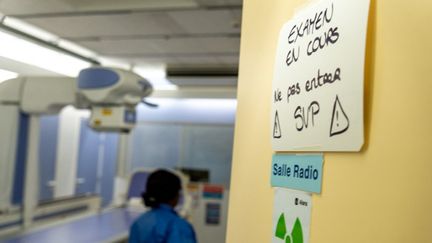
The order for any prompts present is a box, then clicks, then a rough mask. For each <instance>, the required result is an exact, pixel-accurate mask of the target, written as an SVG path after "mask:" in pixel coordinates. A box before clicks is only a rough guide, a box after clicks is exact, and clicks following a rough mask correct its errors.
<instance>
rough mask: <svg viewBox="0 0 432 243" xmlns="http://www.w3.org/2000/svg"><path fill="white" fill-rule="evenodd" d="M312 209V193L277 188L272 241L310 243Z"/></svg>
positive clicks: (277, 242) (274, 242)
mask: <svg viewBox="0 0 432 243" xmlns="http://www.w3.org/2000/svg"><path fill="white" fill-rule="evenodd" d="M311 209H312V196H311V194H309V193H304V192H300V191H294V190H289V189H285V188H276V189H275V197H274V208H273V230H272V232H273V235H272V243H308V242H309V231H310V229H309V227H310V218H311Z"/></svg>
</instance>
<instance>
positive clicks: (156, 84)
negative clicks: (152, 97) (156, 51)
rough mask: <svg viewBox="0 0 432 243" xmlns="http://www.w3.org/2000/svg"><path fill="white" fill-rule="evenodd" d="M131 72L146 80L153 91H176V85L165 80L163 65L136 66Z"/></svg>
mask: <svg viewBox="0 0 432 243" xmlns="http://www.w3.org/2000/svg"><path fill="white" fill-rule="evenodd" d="M133 71H134V72H135V73H137V74H138V75H140V76H142V77H144V78H145V79H147V80H148V81H149V82H150V83H151V84H152V86H153V89H154V90H177V89H178V87H177V85H175V84H173V83H171V82H170V81H169V80H168V79H166V71H165V67H164V66H163V65H148V66H136V67H134V68H133Z"/></svg>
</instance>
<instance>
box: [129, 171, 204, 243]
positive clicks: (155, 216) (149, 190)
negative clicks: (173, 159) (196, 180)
mask: <svg viewBox="0 0 432 243" xmlns="http://www.w3.org/2000/svg"><path fill="white" fill-rule="evenodd" d="M180 190H181V181H180V178H179V177H178V176H177V175H175V174H174V173H171V172H169V171H166V170H157V171H155V172H153V173H152V174H150V176H149V178H148V180H147V186H146V191H145V192H144V193H143V194H142V197H143V200H144V204H145V205H146V206H147V207H151V210H150V211H148V212H146V213H144V214H143V215H141V216H140V217H139V218H138V219H137V220H136V221H135V222H134V223H133V225H132V226H131V229H130V234H129V243H196V242H197V241H196V236H195V231H194V229H193V228H192V225H191V224H189V223H188V222H187V221H186V220H184V219H183V218H181V217H180V216H179V215H178V214H177V213H176V212H175V211H174V207H175V206H176V205H177V203H178V201H179V196H180Z"/></svg>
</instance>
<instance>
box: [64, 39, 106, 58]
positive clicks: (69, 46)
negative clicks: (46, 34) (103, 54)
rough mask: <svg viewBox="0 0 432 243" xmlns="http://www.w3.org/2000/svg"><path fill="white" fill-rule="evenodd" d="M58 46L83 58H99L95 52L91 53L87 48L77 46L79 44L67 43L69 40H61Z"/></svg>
mask: <svg viewBox="0 0 432 243" xmlns="http://www.w3.org/2000/svg"><path fill="white" fill-rule="evenodd" d="M58 46H59V47H62V48H64V49H66V50H68V51H71V52H74V53H76V54H79V55H81V56H85V57H90V58H94V57H96V56H97V54H96V53H95V52H94V51H91V50H89V49H87V48H84V47H82V46H80V45H77V44H75V43H73V42H70V41H67V40H63V39H61V40H59V41H58Z"/></svg>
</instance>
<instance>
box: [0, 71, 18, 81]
mask: <svg viewBox="0 0 432 243" xmlns="http://www.w3.org/2000/svg"><path fill="white" fill-rule="evenodd" d="M16 77H18V73H14V72H11V71H6V70H4V69H0V83H2V82H4V81H6V80H8V79H12V78H16Z"/></svg>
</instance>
